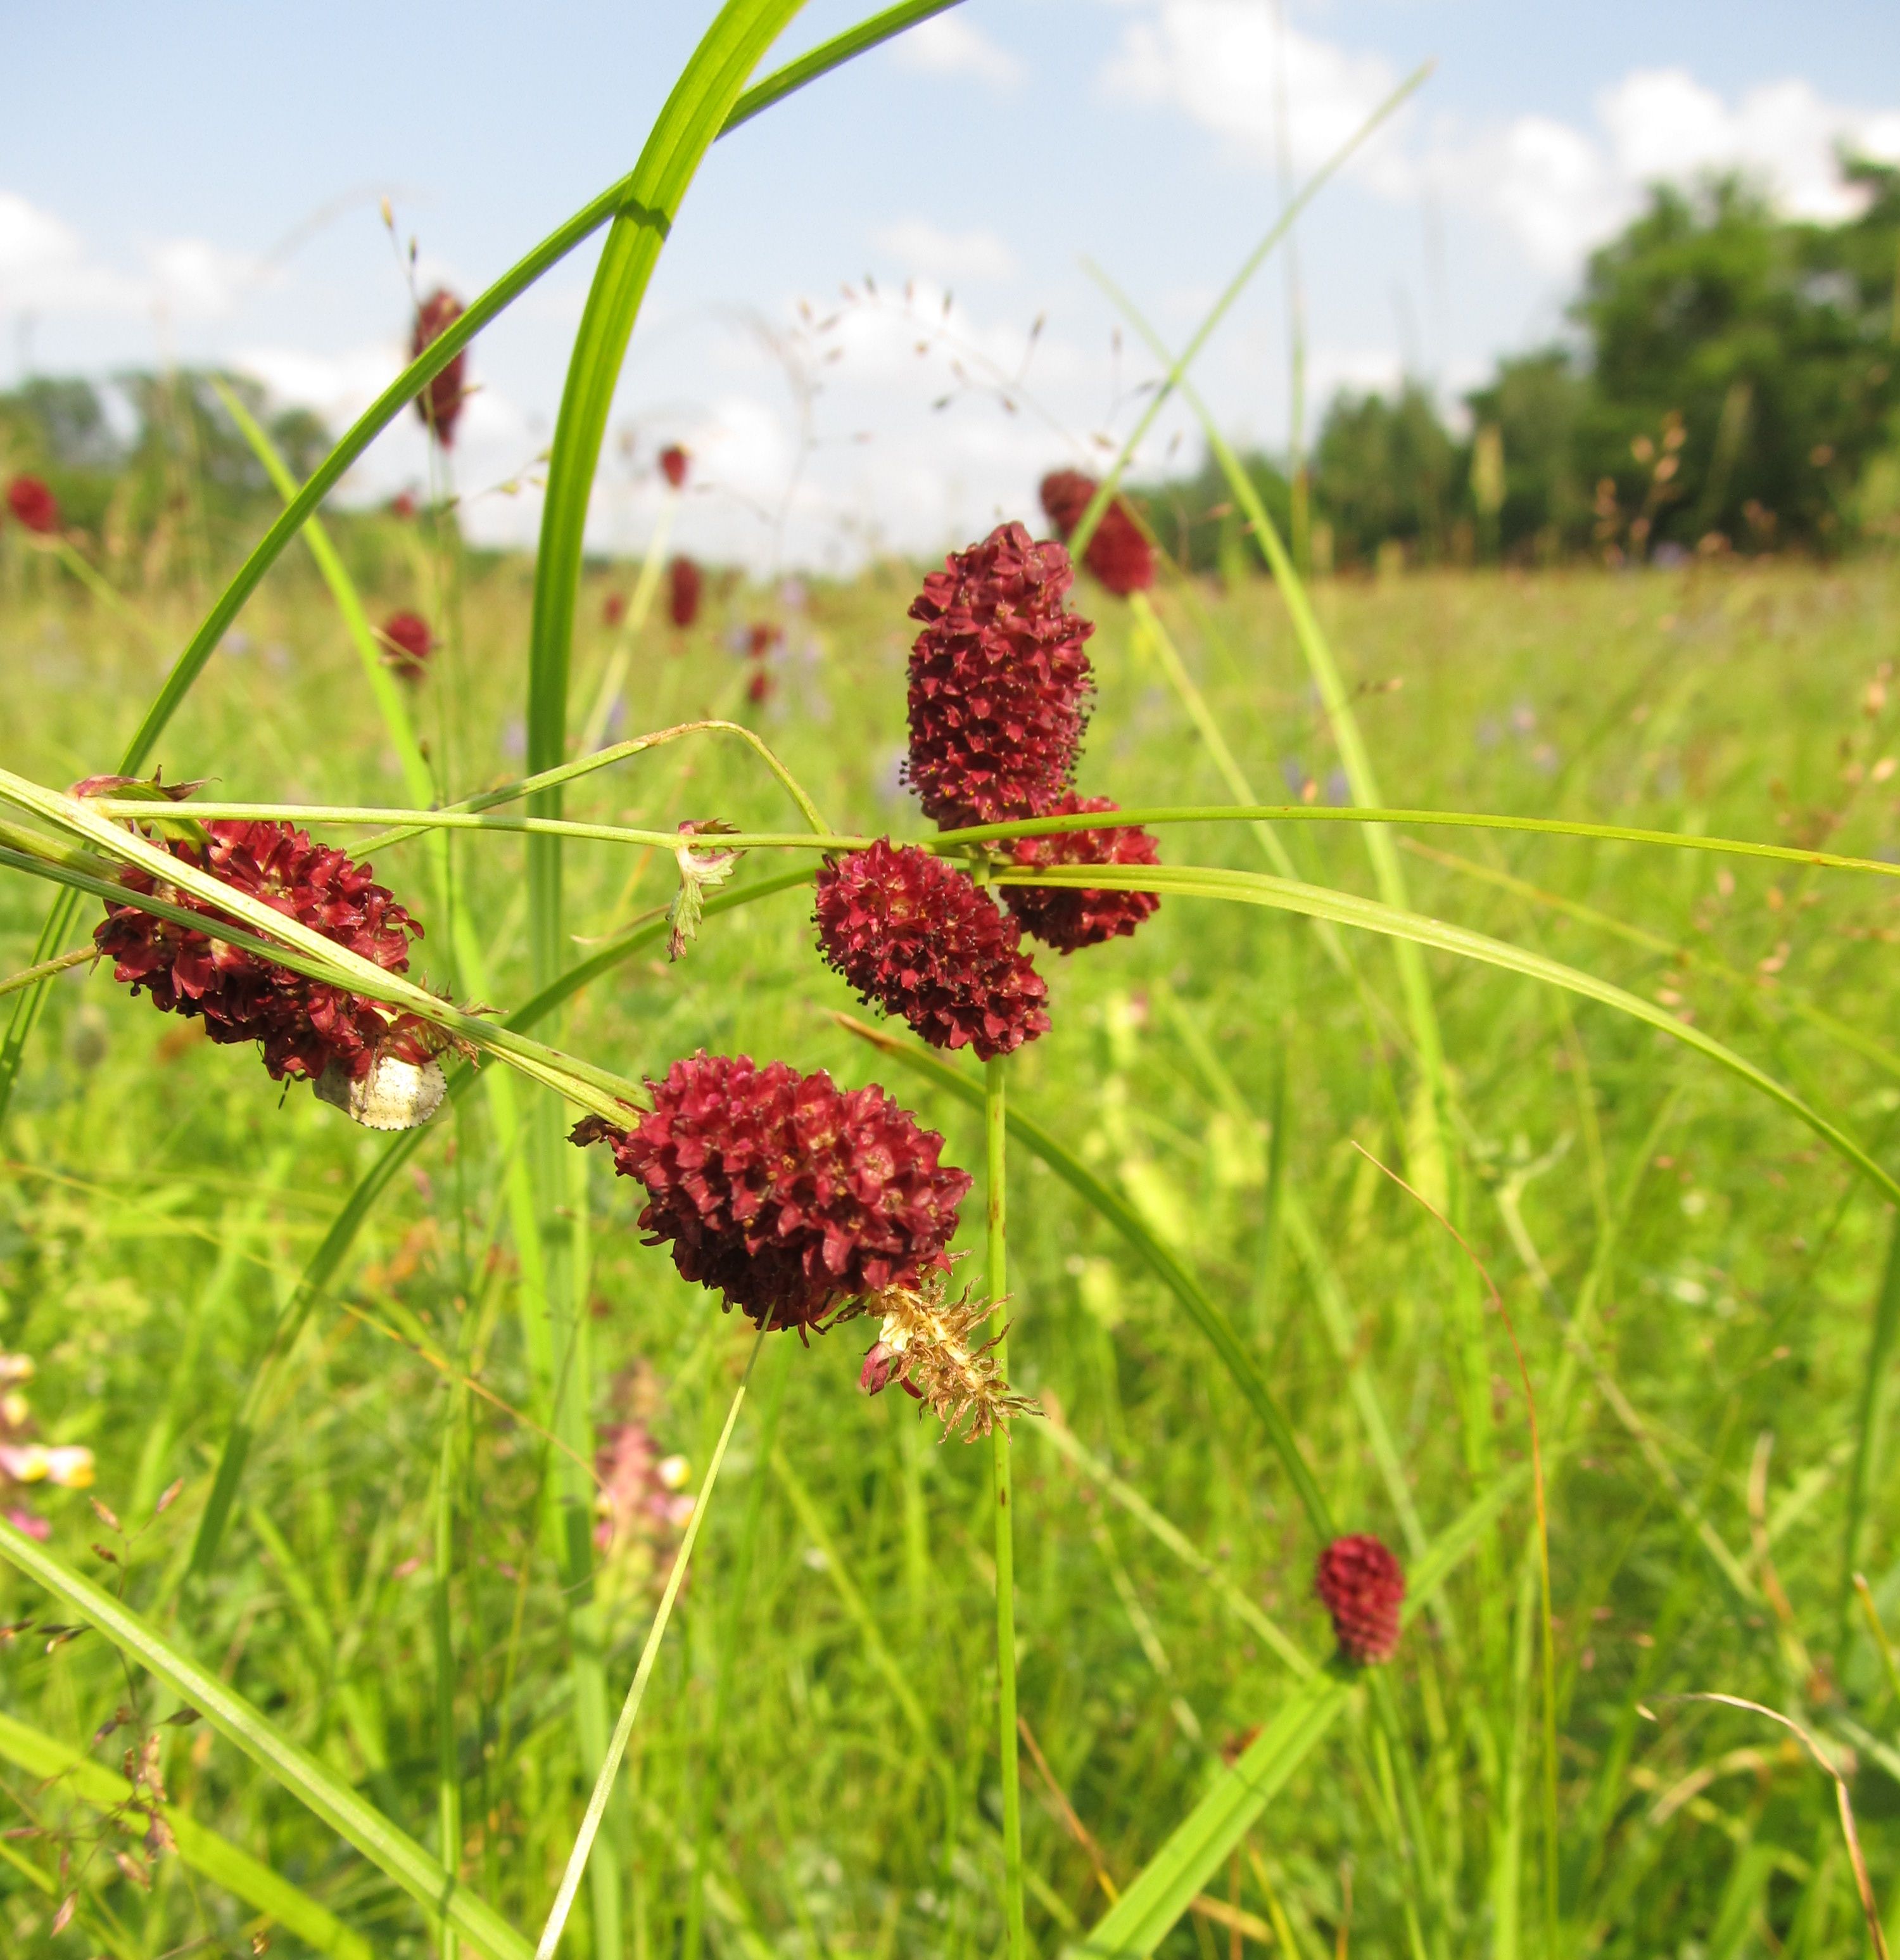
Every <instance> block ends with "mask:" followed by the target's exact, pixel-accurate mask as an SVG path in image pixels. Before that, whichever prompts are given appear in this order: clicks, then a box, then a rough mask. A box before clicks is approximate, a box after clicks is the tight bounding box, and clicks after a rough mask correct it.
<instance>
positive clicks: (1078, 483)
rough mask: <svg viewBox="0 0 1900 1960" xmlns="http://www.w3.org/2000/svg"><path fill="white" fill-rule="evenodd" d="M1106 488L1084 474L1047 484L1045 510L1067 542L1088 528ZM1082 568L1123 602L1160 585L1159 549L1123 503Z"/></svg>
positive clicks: (1066, 472)
mask: <svg viewBox="0 0 1900 1960" xmlns="http://www.w3.org/2000/svg"><path fill="white" fill-rule="evenodd" d="M1098 488H1101V485H1098V483H1097V482H1096V481H1095V478H1094V477H1092V476H1084V475H1083V474H1082V472H1081V471H1080V470H1079V469H1057V470H1053V471H1051V472H1050V474H1049V475H1048V476H1045V477H1044V479H1042V508H1044V510H1045V511H1047V512H1048V513H1049V521H1050V523H1052V524H1053V525H1054V526H1055V527H1056V530H1059V531H1060V532H1061V533H1062V534H1063V538H1064V539H1065V540H1066V539H1067V538H1068V536H1069V533H1071V532H1072V531H1073V530H1075V528H1076V526H1077V525H1078V524H1079V523H1081V522H1082V513H1083V512H1084V511H1086V510H1087V509H1088V505H1089V501H1090V499H1091V498H1093V497H1094V495H1095V492H1096V491H1097V490H1098ZM1082 562H1083V563H1084V564H1085V565H1087V566H1088V569H1089V570H1090V571H1092V572H1093V573H1094V574H1095V576H1096V577H1097V578H1099V579H1100V580H1101V582H1102V583H1103V584H1104V585H1105V586H1107V588H1108V589H1109V590H1110V592H1112V593H1114V594H1115V596H1116V597H1117V598H1119V599H1126V597H1128V595H1129V594H1130V593H1131V592H1145V591H1146V590H1148V588H1149V587H1150V586H1151V585H1152V584H1154V582H1155V548H1154V546H1152V545H1151V544H1150V543H1149V542H1148V539H1146V538H1145V536H1143V535H1142V530H1141V527H1140V526H1139V524H1137V523H1136V522H1135V520H1134V517H1133V514H1132V513H1131V512H1130V510H1129V508H1128V506H1127V505H1126V504H1125V503H1123V501H1122V500H1121V498H1119V497H1117V498H1112V499H1111V500H1110V503H1109V505H1108V508H1107V510H1105V511H1103V513H1102V515H1101V523H1098V525H1097V526H1096V527H1095V533H1094V535H1093V536H1091V538H1090V539H1089V540H1088V549H1087V550H1086V551H1085V552H1083V553H1082Z"/></svg>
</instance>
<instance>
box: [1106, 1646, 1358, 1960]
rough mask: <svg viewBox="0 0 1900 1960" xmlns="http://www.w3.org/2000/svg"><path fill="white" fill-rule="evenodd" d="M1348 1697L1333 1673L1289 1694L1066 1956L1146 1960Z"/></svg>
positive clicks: (1348, 1686) (1342, 1679) (1340, 1675)
mask: <svg viewBox="0 0 1900 1960" xmlns="http://www.w3.org/2000/svg"><path fill="white" fill-rule="evenodd" d="M1351 1692H1352V1682H1351V1678H1350V1677H1349V1675H1346V1674H1345V1673H1344V1672H1342V1671H1341V1670H1340V1669H1339V1667H1338V1666H1336V1665H1334V1666H1330V1667H1328V1668H1327V1669H1323V1671H1322V1672H1320V1673H1319V1674H1317V1675H1315V1676H1314V1678H1312V1679H1311V1681H1307V1682H1302V1683H1301V1684H1300V1685H1299V1686H1298V1687H1297V1688H1295V1689H1294V1691H1293V1692H1292V1694H1291V1695H1290V1696H1289V1697H1288V1699H1287V1700H1286V1701H1285V1703H1284V1704H1282V1707H1281V1708H1280V1710H1279V1713H1277V1714H1276V1716H1275V1717H1274V1718H1273V1720H1272V1721H1271V1722H1269V1723H1268V1724H1267V1726H1266V1728H1264V1729H1262V1730H1261V1732H1260V1734H1259V1735H1258V1736H1257V1737H1255V1739H1253V1742H1252V1743H1250V1745H1248V1748H1247V1751H1246V1753H1245V1754H1244V1755H1242V1756H1241V1758H1240V1760H1239V1761H1238V1762H1237V1763H1235V1764H1234V1766H1233V1768H1231V1769H1229V1770H1225V1771H1222V1773H1221V1774H1220V1775H1219V1776H1218V1777H1217V1778H1216V1779H1215V1782H1214V1785H1213V1787H1212V1789H1210V1790H1209V1791H1208V1793H1207V1794H1206V1796H1204V1797H1203V1798H1202V1799H1201V1800H1200V1802H1199V1803H1197V1804H1196V1806H1194V1808H1193V1809H1192V1810H1191V1811H1190V1812H1188V1814H1187V1816H1186V1817H1185V1818H1183V1820H1182V1821H1181V1822H1180V1825H1178V1826H1177V1828H1175V1830H1174V1832H1173V1834H1171V1836H1170V1837H1169V1838H1168V1841H1167V1842H1166V1843H1165V1844H1163V1845H1162V1847H1161V1849H1160V1850H1158V1851H1157V1852H1156V1853H1155V1855H1154V1857H1152V1858H1151V1859H1149V1861H1148V1863H1146V1864H1145V1865H1144V1866H1142V1870H1141V1873H1140V1875H1139V1876H1138V1877H1137V1878H1136V1879H1135V1880H1134V1882H1133V1883H1132V1884H1131V1885H1129V1886H1128V1887H1127V1888H1126V1889H1125V1890H1124V1891H1123V1893H1122V1895H1121V1897H1120V1899H1118V1900H1117V1901H1116V1903H1115V1904H1114V1906H1112V1907H1111V1908H1110V1910H1109V1911H1107V1913H1106V1914H1104V1916H1103V1917H1101V1919H1100V1920H1098V1921H1097V1922H1096V1923H1095V1926H1094V1927H1091V1929H1090V1930H1089V1933H1088V1937H1087V1939H1085V1940H1083V1941H1082V1943H1081V1944H1080V1945H1079V1946H1072V1947H1071V1948H1069V1949H1068V1952H1069V1955H1070V1956H1071V1960H1111V1956H1112V1960H1135V1956H1137V1955H1147V1954H1150V1953H1152V1952H1154V1950H1155V1948H1156V1947H1158V1946H1159V1945H1160V1944H1161V1942H1162V1941H1163V1940H1164V1939H1166V1938H1167V1937H1168V1934H1169V1933H1170V1932H1171V1931H1172V1930H1173V1929H1174V1925H1175V1923H1177V1921H1178V1920H1179V1919H1180V1917H1181V1915H1182V1914H1183V1913H1184V1912H1186V1911H1187V1908H1188V1906H1189V1904H1190V1901H1193V1899H1194V1898H1196V1897H1197V1896H1198V1895H1199V1893H1200V1892H1202V1891H1203V1889H1204V1888H1205V1887H1206V1885H1207V1882H1208V1881H1209V1879H1212V1877H1213V1876H1214V1875H1215V1873H1217V1872H1218V1870H1219V1869H1220V1868H1221V1866H1222V1865H1223V1864H1224V1863H1225V1862H1226V1860H1227V1857H1228V1853H1230V1852H1231V1850H1233V1849H1234V1847H1235V1846H1236V1845H1237V1844H1239V1843H1240V1842H1241V1839H1242V1838H1244V1837H1245V1836H1246V1835H1247V1833H1248V1831H1250V1830H1252V1829H1253V1826H1254V1825H1255V1824H1256V1823H1257V1822H1258V1821H1259V1818H1260V1813H1261V1812H1263V1810H1264V1809H1266V1806H1267V1805H1268V1804H1269V1803H1270V1802H1271V1801H1272V1799H1273V1798H1274V1796H1276V1795H1277V1794H1278V1793H1279V1791H1280V1790H1282V1788H1283V1787H1285V1783H1286V1782H1287V1780H1288V1777H1291V1776H1292V1774H1293V1773H1294V1772H1295V1771H1296V1770H1297V1769H1298V1768H1299V1767H1300V1765H1301V1763H1303V1762H1304V1761H1305V1760H1306V1758H1307V1757H1308V1756H1309V1755H1311V1754H1312V1752H1313V1751H1314V1748H1317V1746H1318V1745H1319V1744H1320V1742H1321V1741H1323V1739H1324V1738H1325V1736H1326V1733H1327V1730H1328V1729H1330V1728H1331V1727H1332V1726H1333V1723H1335V1722H1336V1720H1338V1719H1339V1715H1340V1713H1341V1712H1342V1710H1344V1708H1345V1707H1346V1701H1347V1699H1348V1698H1349V1695H1350V1694H1351Z"/></svg>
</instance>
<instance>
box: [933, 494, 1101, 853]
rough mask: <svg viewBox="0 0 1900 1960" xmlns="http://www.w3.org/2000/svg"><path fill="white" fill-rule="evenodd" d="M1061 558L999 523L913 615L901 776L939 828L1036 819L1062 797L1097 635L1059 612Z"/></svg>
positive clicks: (1063, 593) (1067, 573) (1065, 569)
mask: <svg viewBox="0 0 1900 1960" xmlns="http://www.w3.org/2000/svg"><path fill="white" fill-rule="evenodd" d="M1073 582H1074V574H1073V572H1072V570H1071V568H1070V566H1069V554H1068V553H1067V552H1066V551H1065V550H1063V548H1062V546H1060V545H1059V544H1056V543H1053V542H1045V543H1041V544H1038V543H1036V542H1035V540H1034V539H1032V538H1031V536H1030V535H1029V533H1028V531H1027V530H1025V529H1024V527H1022V526H1021V524H999V526H998V527H996V530H993V531H992V532H991V533H990V535H989V536H988V537H987V538H986V539H983V542H982V543H980V544H978V545H973V546H971V548H970V549H969V550H967V551H964V552H952V554H951V555H950V556H949V557H948V558H946V559H945V562H944V568H943V570H942V571H936V572H933V573H932V574H930V576H929V578H926V580H925V581H924V582H923V591H922V592H921V593H919V594H918V596H917V600H916V601H915V602H914V603H913V605H912V606H911V608H910V617H911V618H912V619H917V620H920V621H921V622H923V632H920V634H919V635H917V640H916V642H915V644H913V647H912V648H911V652H910V757H909V760H908V761H907V763H906V765H905V774H906V777H907V780H908V781H909V782H910V785H911V787H912V788H913V789H914V790H915V791H917V796H918V799H919V800H920V802H921V803H923V807H924V810H925V812H926V814H927V815H929V816H931V817H932V818H933V819H935V820H936V822H937V823H939V824H943V825H948V826H957V825H961V824H974V823H999V822H1002V821H1005V820H1006V819H1009V818H1011V817H1018V816H1041V814H1042V813H1044V811H1045V810H1048V809H1049V808H1050V807H1051V806H1052V805H1053V803H1054V802H1055V801H1056V799H1057V798H1058V797H1060V796H1061V795H1062V794H1063V791H1065V790H1066V788H1068V786H1069V779H1070V777H1071V776H1072V774H1073V772H1074V769H1075V765H1076V752H1077V750H1078V749H1079V748H1080V747H1081V746H1082V729H1083V727H1084V724H1085V721H1086V720H1087V709H1088V695H1089V692H1090V689H1091V686H1092V684H1093V683H1092V677H1091V673H1090V670H1089V665H1088V654H1086V653H1085V652H1084V651H1083V645H1084V643H1085V641H1087V639H1088V636H1089V635H1090V634H1091V633H1092V632H1094V631H1095V628H1094V627H1093V626H1092V625H1091V624H1090V623H1089V622H1088V620H1086V619H1082V618H1080V617H1079V616H1078V615H1076V614H1075V613H1072V612H1070V611H1069V609H1068V606H1067V605H1066V598H1067V595H1068V592H1069V587H1070V586H1071V584H1072V583H1073Z"/></svg>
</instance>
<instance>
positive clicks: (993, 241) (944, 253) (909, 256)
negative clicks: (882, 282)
mask: <svg viewBox="0 0 1900 1960" xmlns="http://www.w3.org/2000/svg"><path fill="white" fill-rule="evenodd" d="M875 243H877V244H878V245H879V246H880V247H882V249H883V250H885V251H886V252H888V253H890V254H891V256H892V257H893V258H894V259H897V260H898V262H899V263H901V265H902V266H903V267H904V270H905V271H906V272H923V273H926V274H928V275H929V276H930V277H931V278H937V279H1006V278H1009V275H1011V273H1012V272H1015V269H1016V261H1015V255H1014V254H1013V253H1012V252H1011V251H1010V250H1009V247H1008V246H1007V245H1006V244H1005V243H1003V242H1002V240H1001V239H1000V238H999V237H997V236H996V234H995V233H994V232H993V231H939V229H938V228H936V225H934V224H931V223H929V221H928V220H926V219H924V218H904V219H902V220H901V221H899V222H898V223H897V224H888V225H886V226H885V228H884V229H883V230H882V231H880V232H879V233H878V234H876V236H875Z"/></svg>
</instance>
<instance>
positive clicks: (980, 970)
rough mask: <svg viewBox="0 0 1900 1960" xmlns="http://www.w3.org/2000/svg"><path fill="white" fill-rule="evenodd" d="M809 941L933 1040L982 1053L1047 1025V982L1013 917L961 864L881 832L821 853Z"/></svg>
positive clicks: (870, 997)
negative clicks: (869, 841)
mask: <svg viewBox="0 0 1900 1960" xmlns="http://www.w3.org/2000/svg"><path fill="white" fill-rule="evenodd" d="M817 921H818V944H819V945H820V947H821V948H822V949H823V950H824V956H825V958H826V959H827V960H828V961H829V962H830V963H831V965H832V966H834V967H835V968H836V969H837V971H838V972H840V973H841V974H843V975H844V977H845V978H846V979H847V980H848V981H849V982H850V983H851V985H853V987H855V988H856V989H857V991H858V993H859V996H860V997H861V998H863V999H864V1000H866V1001H871V1002H873V1003H874V1004H876V1005H877V1006H879V1007H882V1008H883V1010H885V1013H888V1014H898V1015H901V1016H902V1017H903V1018H904V1020H907V1021H908V1022H909V1023H910V1025H911V1026H912V1027H913V1028H915V1029H917V1033H919V1034H920V1035H921V1036H923V1038H924V1039H925V1040H926V1041H927V1042H929V1043H930V1045H932V1046H933V1048H961V1047H963V1046H964V1045H965V1044H966V1043H967V1044H968V1045H970V1046H971V1047H973V1048H974V1049H975V1050H976V1052H977V1055H979V1056H980V1057H981V1058H982V1059H983V1060H984V1061H988V1060H989V1059H990V1057H991V1056H992V1055H1008V1054H1009V1053H1011V1052H1012V1051H1013V1050H1015V1049H1016V1048H1020V1047H1021V1045H1023V1043H1024V1042H1026V1041H1033V1040H1034V1039H1035V1038H1036V1036H1038V1035H1041V1034H1047V1033H1048V1032H1049V1017H1048V1015H1047V1013H1044V1010H1043V1002H1044V1000H1045V999H1046V998H1047V995H1048V991H1049V990H1048V988H1047V987H1046V986H1045V985H1044V983H1043V981H1042V979H1041V976H1040V975H1038V974H1037V972H1036V969H1035V967H1034V966H1033V965H1032V964H1031V961H1030V959H1029V956H1028V954H1027V953H1025V952H1024V951H1023V950H1022V949H1021V932H1020V930H1019V928H1018V927H1017V925H1016V924H1015V921H1013V920H1011V919H1009V918H1005V917H1004V915H1002V913H1001V912H999V911H998V910H997V909H996V904H995V902H993V900H992V899H990V897H989V896H988V895H987V893H984V892H983V891H982V890H980V889H979V888H978V886H977V885H976V883H974V880H971V877H969V876H968V874H967V873H964V872H962V871H960V870H958V869H957V868H956V867H955V865H953V864H945V862H944V861H943V860H942V858H935V857H933V856H932V855H931V854H930V853H929V851H923V850H920V848H918V847H917V845H914V844H907V845H903V846H901V847H898V846H894V845H892V844H891V842H890V840H889V839H888V838H879V840H878V842H876V843H875V844H873V845H872V846H871V847H870V848H869V850H867V851H853V852H851V853H850V855H849V856H847V857H844V858H827V859H826V860H825V861H824V869H823V870H821V871H820V872H819V873H818V908H817Z"/></svg>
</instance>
